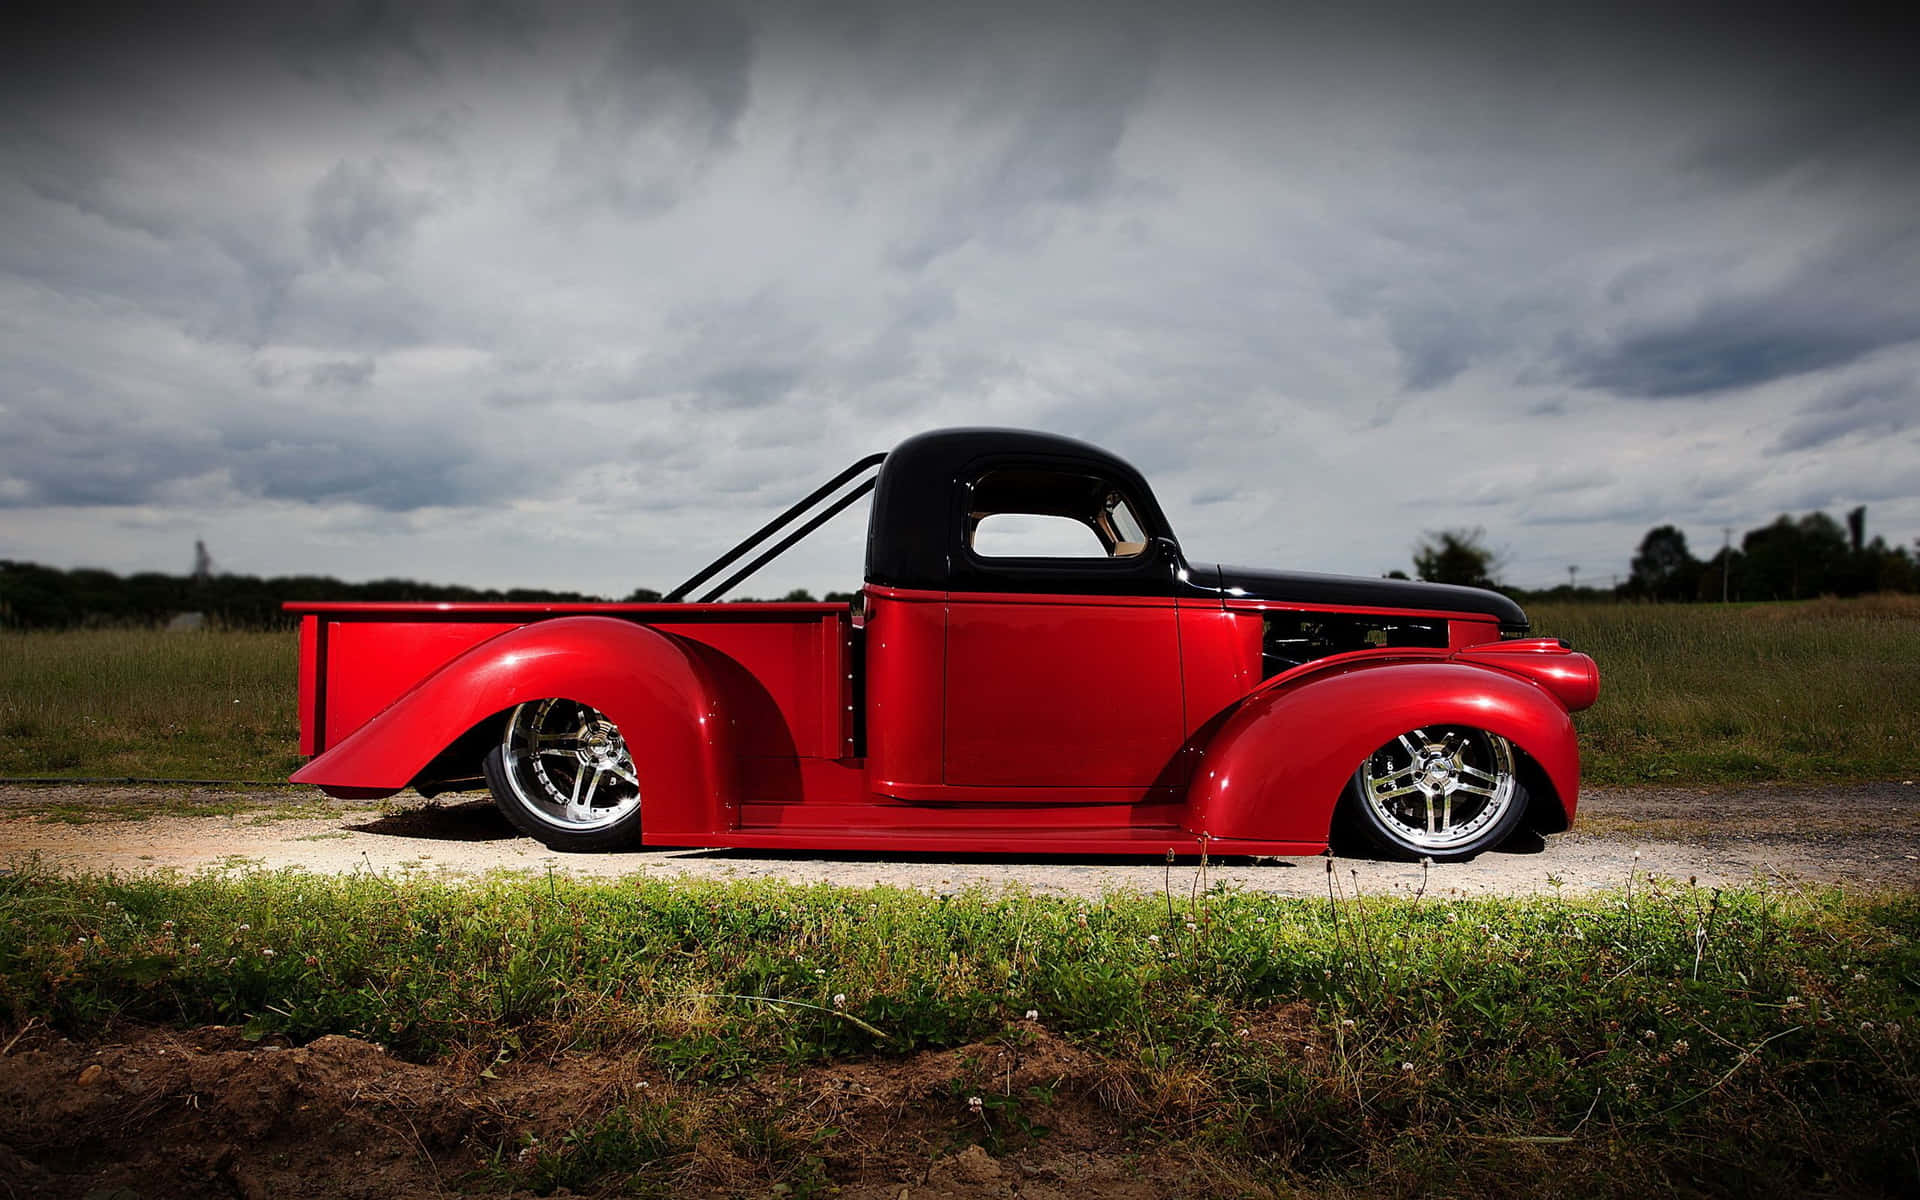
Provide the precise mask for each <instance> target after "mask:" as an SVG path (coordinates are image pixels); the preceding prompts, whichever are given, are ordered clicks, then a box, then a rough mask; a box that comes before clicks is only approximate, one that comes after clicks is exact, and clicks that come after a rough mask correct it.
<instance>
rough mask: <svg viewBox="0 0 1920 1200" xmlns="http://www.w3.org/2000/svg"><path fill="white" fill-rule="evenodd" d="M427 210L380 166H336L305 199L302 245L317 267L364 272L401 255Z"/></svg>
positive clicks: (421, 198)
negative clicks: (318, 261)
mask: <svg viewBox="0 0 1920 1200" xmlns="http://www.w3.org/2000/svg"><path fill="white" fill-rule="evenodd" d="M432 209H433V203H432V200H431V199H430V198H429V197H427V196H425V195H423V194H421V193H419V192H413V191H409V190H408V189H406V188H403V187H402V186H400V184H399V183H398V182H397V181H396V180H395V179H394V178H393V172H392V171H391V170H389V169H388V167H387V165H386V164H385V163H381V162H371V163H350V162H342V163H335V164H334V166H333V168H332V169H331V170H329V171H328V172H327V173H326V174H325V175H324V176H322V177H321V179H320V182H318V183H316V184H315V185H314V187H313V191H312V193H311V194H310V195H309V197H308V200H307V239H308V241H309V242H310V243H311V244H312V246H313V252H314V255H315V256H316V257H317V258H319V259H321V260H322V261H328V260H331V261H335V262H342V263H346V264H349V265H351V266H369V265H373V264H376V263H381V262H385V261H387V260H389V259H390V258H391V257H392V256H393V255H394V254H397V253H398V252H400V251H401V250H402V249H403V248H404V247H405V245H406V241H407V239H408V238H409V237H410V236H412V233H413V229H414V227H415V226H416V225H418V224H419V223H420V219H421V218H422V217H425V216H426V215H427V214H428V213H429V212H431V211H432Z"/></svg>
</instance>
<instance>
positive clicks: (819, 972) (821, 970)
mask: <svg viewBox="0 0 1920 1200" xmlns="http://www.w3.org/2000/svg"><path fill="white" fill-rule="evenodd" d="M813 973H814V974H815V975H819V976H822V977H824V976H825V975H826V973H827V969H826V968H825V967H815V968H814V969H813Z"/></svg>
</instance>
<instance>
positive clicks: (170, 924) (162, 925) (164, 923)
mask: <svg viewBox="0 0 1920 1200" xmlns="http://www.w3.org/2000/svg"><path fill="white" fill-rule="evenodd" d="M160 928H162V929H172V928H173V922H172V921H162V922H160Z"/></svg>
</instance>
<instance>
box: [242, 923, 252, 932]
mask: <svg viewBox="0 0 1920 1200" xmlns="http://www.w3.org/2000/svg"><path fill="white" fill-rule="evenodd" d="M252 928H253V926H251V925H242V926H241V927H240V932H241V933H245V932H247V930H249V929H252Z"/></svg>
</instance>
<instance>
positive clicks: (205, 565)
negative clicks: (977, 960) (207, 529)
mask: <svg viewBox="0 0 1920 1200" xmlns="http://www.w3.org/2000/svg"><path fill="white" fill-rule="evenodd" d="M212 578H213V555H211V554H208V553H207V544H206V543H205V542H203V541H199V540H198V539H196V540H195V541H194V543H193V581H194V582H195V583H205V582H207V581H208V580H210V579H212Z"/></svg>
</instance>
